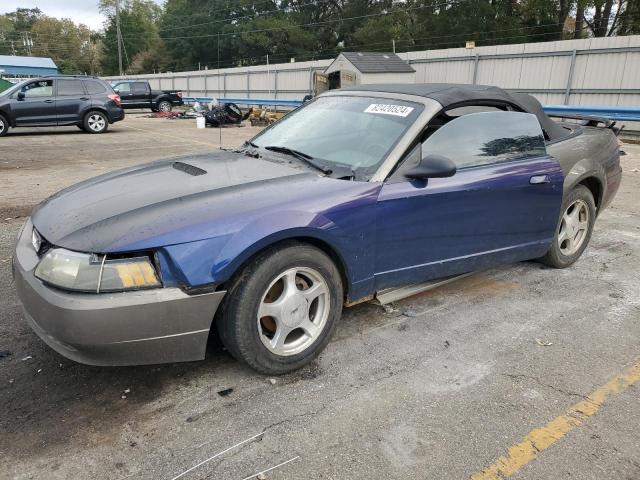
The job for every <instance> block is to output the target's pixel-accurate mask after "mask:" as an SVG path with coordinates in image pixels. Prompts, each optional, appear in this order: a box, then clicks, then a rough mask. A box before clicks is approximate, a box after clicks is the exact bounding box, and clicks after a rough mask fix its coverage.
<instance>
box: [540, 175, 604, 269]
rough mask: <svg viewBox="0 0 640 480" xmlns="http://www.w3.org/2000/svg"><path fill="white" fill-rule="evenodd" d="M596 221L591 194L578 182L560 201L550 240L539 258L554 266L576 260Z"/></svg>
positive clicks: (571, 262)
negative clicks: (557, 218)
mask: <svg viewBox="0 0 640 480" xmlns="http://www.w3.org/2000/svg"><path fill="white" fill-rule="evenodd" d="M595 221H596V203H595V201H594V199H593V194H592V193H591V191H590V190H589V189H588V188H587V187H585V186H584V185H578V186H577V187H575V188H574V189H573V190H572V191H571V192H570V193H569V195H567V198H566V199H565V200H564V202H563V203H562V210H561V217H560V221H559V222H558V228H557V230H556V234H555V236H554V238H553V243H552V244H551V248H549V251H548V252H547V253H546V254H545V256H544V257H542V258H541V259H540V261H541V262H542V263H544V264H545V265H549V266H550V267H555V268H566V267H568V266H570V265H572V264H573V263H575V261H576V260H578V258H580V256H581V255H582V252H584V250H585V248H587V245H588V244H589V240H590V239H591V232H592V231H593V225H594V224H595Z"/></svg>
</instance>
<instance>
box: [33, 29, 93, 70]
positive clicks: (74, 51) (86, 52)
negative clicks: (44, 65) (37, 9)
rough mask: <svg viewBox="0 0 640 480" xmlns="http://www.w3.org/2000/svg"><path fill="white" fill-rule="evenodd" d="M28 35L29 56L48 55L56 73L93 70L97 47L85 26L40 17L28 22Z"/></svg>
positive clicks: (91, 34)
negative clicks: (29, 25)
mask: <svg viewBox="0 0 640 480" xmlns="http://www.w3.org/2000/svg"><path fill="white" fill-rule="evenodd" d="M31 38H32V39H33V49H32V53H33V55H35V56H38V57H51V58H52V59H53V61H54V62H55V63H56V65H57V66H58V70H59V71H60V73H67V74H77V73H89V74H95V73H97V70H98V68H97V67H98V61H97V57H99V50H98V47H97V45H96V43H95V39H94V34H93V33H92V32H91V30H90V29H89V28H88V27H86V26H85V25H76V24H75V23H74V22H73V21H72V20H69V19H66V18H63V19H62V20H58V19H57V18H53V17H47V16H42V17H40V18H39V19H38V20H36V21H35V22H34V24H33V25H32V27H31Z"/></svg>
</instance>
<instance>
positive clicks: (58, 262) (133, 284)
mask: <svg viewBox="0 0 640 480" xmlns="http://www.w3.org/2000/svg"><path fill="white" fill-rule="evenodd" d="M35 276H36V277H38V278H39V279H40V280H42V281H43V282H46V283H49V284H51V285H54V286H56V287H59V288H64V289H66V290H75V291H79V292H97V293H99V292H116V291H123V290H138V289H141V288H154V287H160V286H161V283H160V280H159V279H158V275H157V274H156V270H155V268H154V267H153V264H152V263H151V261H150V260H149V258H147V257H134V258H114V259H109V258H108V256H107V257H105V256H104V255H95V254H87V253H79V252H72V251H70V250H65V249H64V248H54V249H52V250H49V251H48V252H47V254H46V255H45V256H44V257H43V258H42V260H41V261H40V263H39V264H38V266H37V267H36V271H35Z"/></svg>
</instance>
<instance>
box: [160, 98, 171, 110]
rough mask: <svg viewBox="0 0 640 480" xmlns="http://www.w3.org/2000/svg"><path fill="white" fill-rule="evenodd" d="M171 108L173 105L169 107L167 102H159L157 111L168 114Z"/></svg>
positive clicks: (169, 103)
mask: <svg viewBox="0 0 640 480" xmlns="http://www.w3.org/2000/svg"><path fill="white" fill-rule="evenodd" d="M172 108H173V105H171V102H170V101H168V100H160V101H159V102H158V107H157V109H158V111H159V112H170V111H171V109H172Z"/></svg>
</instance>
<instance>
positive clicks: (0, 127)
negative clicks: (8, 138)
mask: <svg viewBox="0 0 640 480" xmlns="http://www.w3.org/2000/svg"><path fill="white" fill-rule="evenodd" d="M8 131H9V121H8V120H7V119H6V118H5V117H4V115H0V137H4V136H5V135H6V134H7V132H8Z"/></svg>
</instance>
